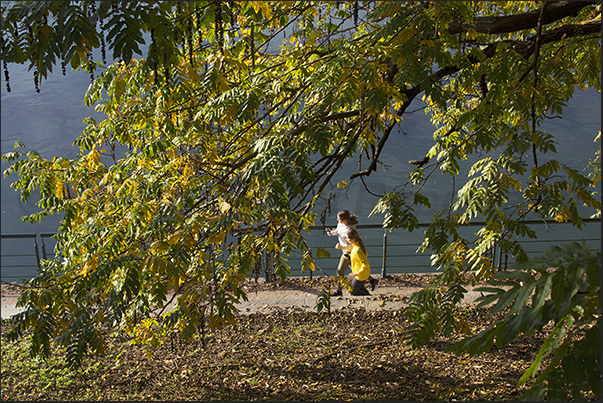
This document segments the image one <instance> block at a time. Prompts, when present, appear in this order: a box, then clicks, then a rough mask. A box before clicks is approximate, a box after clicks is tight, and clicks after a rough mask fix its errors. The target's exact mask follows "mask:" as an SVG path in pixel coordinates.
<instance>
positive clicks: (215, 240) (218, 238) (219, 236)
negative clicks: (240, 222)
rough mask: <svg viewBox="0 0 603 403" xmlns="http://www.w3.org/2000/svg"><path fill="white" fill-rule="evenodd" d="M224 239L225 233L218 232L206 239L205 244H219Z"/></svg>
mask: <svg viewBox="0 0 603 403" xmlns="http://www.w3.org/2000/svg"><path fill="white" fill-rule="evenodd" d="M225 237H226V233H225V232H219V233H217V234H214V235H212V236H210V237H209V238H208V239H207V242H209V243H220V242H222V241H223V240H224V238H225Z"/></svg>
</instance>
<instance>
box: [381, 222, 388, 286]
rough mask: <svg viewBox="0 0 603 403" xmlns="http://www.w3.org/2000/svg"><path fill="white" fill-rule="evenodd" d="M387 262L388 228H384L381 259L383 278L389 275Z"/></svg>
mask: <svg viewBox="0 0 603 403" xmlns="http://www.w3.org/2000/svg"><path fill="white" fill-rule="evenodd" d="M386 262H387V229H384V230H383V258H382V260H381V278H385V277H386V276H387V269H386Z"/></svg>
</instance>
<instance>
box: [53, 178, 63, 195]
mask: <svg viewBox="0 0 603 403" xmlns="http://www.w3.org/2000/svg"><path fill="white" fill-rule="evenodd" d="M54 195H55V196H56V197H58V198H59V199H63V198H64V197H65V184H64V182H63V181H61V180H59V181H57V183H56V185H55V187H54Z"/></svg>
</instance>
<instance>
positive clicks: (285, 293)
mask: <svg viewBox="0 0 603 403" xmlns="http://www.w3.org/2000/svg"><path fill="white" fill-rule="evenodd" d="M420 289H421V288H419V287H377V289H375V291H373V292H372V293H371V295H368V296H352V295H349V294H348V293H346V292H345V291H344V294H343V296H341V297H331V311H336V310H340V309H354V308H364V309H366V310H367V311H378V310H398V309H401V308H404V307H406V306H408V300H409V298H410V296H411V294H412V293H413V292H415V291H418V290H420ZM317 295H318V292H317V291H304V290H268V291H252V292H250V293H249V294H247V296H248V301H245V302H241V303H239V304H237V305H236V306H237V308H239V312H240V313H241V314H249V313H256V312H257V313H269V312H273V311H279V310H289V311H291V310H302V311H309V312H316V302H317V299H316V298H317ZM480 295H481V294H480V293H479V292H476V291H472V290H469V291H468V293H467V294H466V295H465V298H464V299H463V302H462V303H463V304H473V303H474V302H475V299H476V298H478V297H479V296H480Z"/></svg>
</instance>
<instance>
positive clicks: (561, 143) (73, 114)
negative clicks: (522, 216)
mask: <svg viewBox="0 0 603 403" xmlns="http://www.w3.org/2000/svg"><path fill="white" fill-rule="evenodd" d="M9 71H10V86H11V90H12V91H11V92H10V93H8V92H7V89H6V86H5V84H4V82H3V83H2V85H1V90H0V101H1V117H2V119H1V133H2V136H1V152H2V153H3V154H4V153H5V152H7V151H10V150H12V149H13V145H14V143H15V142H16V141H21V142H23V143H24V144H25V145H26V146H27V149H28V150H32V149H34V150H36V151H38V152H39V153H40V154H41V155H42V157H44V158H52V157H53V156H63V157H67V158H72V157H73V156H74V155H75V154H76V153H77V149H76V148H75V147H73V146H72V143H73V141H74V140H75V139H76V138H77V137H78V136H79V134H80V133H81V132H82V131H83V129H84V127H85V125H84V124H83V119H84V118H86V117H88V116H93V117H95V118H96V119H101V118H102V116H101V115H100V114H99V113H96V112H95V111H94V110H93V109H90V108H87V107H86V106H85V105H84V94H85V91H86V89H87V87H88V85H89V84H90V77H89V75H88V74H87V73H84V72H80V71H68V72H67V75H66V76H63V75H62V74H61V73H60V71H59V72H55V73H54V74H52V75H50V76H49V78H48V80H46V81H44V82H42V84H41V92H40V93H36V91H35V89H34V83H33V75H32V74H31V72H28V71H27V68H26V67H25V66H21V65H9ZM422 106H423V105H421V104H417V105H412V106H411V108H409V110H413V109H414V110H416V111H415V112H414V113H412V114H408V115H406V116H405V117H404V121H403V122H402V123H401V125H400V131H398V132H397V133H392V136H391V138H390V140H389V142H388V145H387V149H386V150H385V151H384V153H383V154H382V160H383V163H384V166H380V167H379V168H378V171H377V172H374V173H373V174H372V175H371V176H370V177H369V178H368V179H367V181H366V182H367V184H368V186H369V189H370V190H371V191H372V192H373V193H376V194H380V193H383V192H385V191H390V190H391V189H392V188H393V187H394V186H396V185H400V184H403V183H405V182H406V179H407V177H408V174H409V172H410V171H411V170H412V169H413V168H414V166H413V165H410V164H408V160H409V159H420V158H422V157H423V156H424V155H425V154H426V153H427V151H428V150H429V148H430V147H431V145H432V141H433V140H432V132H433V127H432V125H431V123H430V122H429V120H428V118H427V117H426V116H425V114H424V112H423V111H422V108H421V107H422ZM413 107H414V108H413ZM543 129H544V130H547V131H549V132H551V133H553V134H554V135H555V136H556V140H557V141H558V146H557V151H558V154H557V155H556V156H555V157H554V158H556V159H557V160H558V161H559V162H560V163H562V164H568V165H571V166H572V167H575V168H579V167H583V166H585V162H586V161H588V160H590V159H592V158H594V152H595V149H596V147H597V146H598V144H597V143H594V142H593V140H594V138H595V136H596V134H597V132H598V131H599V130H600V129H601V95H600V94H599V93H597V92H596V91H586V92H578V93H577V94H576V95H575V97H574V99H573V100H572V101H571V102H570V103H569V105H568V107H567V108H566V110H565V113H564V115H563V117H562V118H561V119H554V120H551V121H550V122H548V123H547V125H546V126H545V127H544V128H543ZM541 158H542V157H541ZM547 158H552V157H547ZM539 162H541V163H543V162H545V160H544V158H542V161H539ZM357 164H358V163H357V159H356V158H354V159H352V160H349V161H348V162H347V166H346V167H345V169H344V170H343V171H342V172H341V173H339V174H338V175H337V176H336V177H335V178H334V180H333V184H336V183H337V182H339V181H341V180H344V179H348V178H349V175H350V174H351V173H353V172H355V170H356V169H357V167H358V166H357ZM468 164H469V163H467V166H468ZM7 167H8V164H6V163H4V162H2V171H4V170H5V169H6V168H7ZM432 178H433V179H432V181H431V182H430V185H429V187H427V188H426V190H425V191H424V192H423V193H424V194H425V195H427V196H428V197H430V199H431V203H432V208H433V209H435V210H439V209H443V208H446V207H447V205H448V203H449V201H450V197H451V194H452V184H451V181H450V179H448V178H447V177H444V176H442V175H441V174H440V173H439V172H435V173H434V175H433V176H432ZM15 179H16V175H14V174H12V175H10V176H9V177H7V178H4V177H2V179H1V197H2V199H1V203H2V204H1V209H2V216H1V217H2V221H1V230H2V235H5V234H24V233H38V234H39V233H44V232H54V231H56V229H57V227H58V223H59V219H60V217H49V218H48V219H46V220H44V221H43V222H42V223H39V224H33V225H32V224H26V223H24V222H22V221H21V220H20V217H21V216H23V215H24V214H30V213H32V212H35V211H36V208H35V206H34V205H33V203H32V202H30V203H28V204H27V205H25V204H23V203H22V202H21V201H20V200H19V198H18V194H17V193H16V192H15V191H14V189H12V188H10V183H11V182H13V181H14V180H15ZM459 187H460V184H459V183H458V180H457V184H456V188H457V189H458V188H459ZM598 191H599V192H600V185H599V188H598ZM377 200H378V199H377V197H375V196H372V195H370V194H369V193H368V192H366V191H365V189H364V186H363V185H362V183H361V182H360V180H356V181H355V182H353V183H352V184H351V186H350V187H349V188H348V189H346V190H341V191H338V192H336V195H335V199H334V200H333V202H332V205H331V207H332V210H331V215H330V216H329V217H327V225H329V226H335V225H336V213H337V211H338V210H341V209H348V210H350V211H351V212H352V213H355V214H357V215H358V216H359V219H360V223H361V224H380V223H381V221H382V218H383V217H382V216H381V215H375V216H373V217H371V218H369V217H368V215H369V213H370V212H371V210H372V208H373V206H374V205H375V203H376V201H377ZM417 213H418V217H419V220H420V221H421V222H429V220H430V218H431V214H432V213H431V212H429V211H427V210H422V211H421V210H419V211H418V212H417ZM318 215H319V216H320V211H318ZM316 224H317V225H320V223H319V222H318V220H317V223H316ZM553 227H554V226H553ZM568 227H569V226H564V228H563V230H555V229H554V228H553V229H548V230H547V229H545V228H544V227H543V228H542V230H539V237H540V238H542V239H549V240H552V242H556V241H557V240H559V239H561V238H563V239H568V237H573V238H576V239H580V238H583V237H584V238H587V239H595V241H593V242H594V243H595V244H596V245H598V248H599V249H600V239H601V225H600V221H599V222H598V223H596V222H595V223H588V224H587V225H586V227H585V229H584V230H583V231H578V230H576V229H574V228H568ZM473 230H474V229H473ZM384 234H385V232H384V230H382V229H365V230H363V232H362V236H363V238H364V240H365V242H366V243H367V245H369V255H371V256H372V260H371V265H372V266H374V267H376V268H378V269H377V270H380V267H381V257H380V254H381V250H382V243H383V237H384ZM561 234H563V236H561ZM387 236H388V267H389V269H388V271H389V272H412V271H431V270H432V269H431V268H430V267H429V257H428V256H426V255H425V256H420V257H419V256H418V255H417V254H416V252H415V251H416V247H417V246H418V244H419V243H420V241H421V238H422V230H418V231H414V232H412V233H407V232H404V231H394V232H392V233H388V234H387ZM308 239H309V242H310V244H311V245H312V246H313V247H316V246H324V247H327V248H329V250H330V251H331V252H332V253H333V255H334V256H337V251H335V250H334V249H333V248H332V247H333V245H334V244H335V238H330V237H327V236H325V235H324V234H323V233H322V231H313V232H312V234H310V235H309V236H308ZM597 239H598V241H596V240H597ZM2 242H3V245H2V254H3V263H2V277H3V279H14V278H16V277H18V276H25V277H30V276H32V275H35V266H33V267H32V266H31V265H30V266H29V267H28V268H23V267H12V266H13V265H12V264H9V263H7V262H9V260H8V259H10V258H7V259H5V255H7V253H6V250H9V251H12V250H17V249H19V248H25V249H26V250H28V251H31V241H29V240H28V241H27V244H26V245H25V246H23V245H22V244H23V241H22V240H20V241H15V240H10V241H7V240H4V239H3V241H2ZM589 242H590V241H589ZM17 244H19V245H20V246H18V245H17ZM536 248H541V246H538V247H536ZM49 249H50V245H49V246H47V250H49ZM413 256H415V257H416V259H415V258H414V257H413ZM409 257H411V259H410V261H409V260H408V258H409ZM12 259H13V260H15V259H16V258H12ZM29 259H30V260H31V257H30V258H29ZM396 259H398V260H399V261H402V260H403V263H400V262H398V260H396ZM401 259H402V260H401ZM404 259H405V260H404ZM413 259H414V260H413ZM294 260H295V258H292V261H294ZM337 260H338V259H337V258H333V259H330V260H319V261H318V264H319V266H320V267H321V269H322V270H323V271H324V272H325V273H327V274H332V273H333V270H334V268H335V266H336V261H337ZM294 274H296V273H294ZM319 274H322V273H319Z"/></svg>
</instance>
